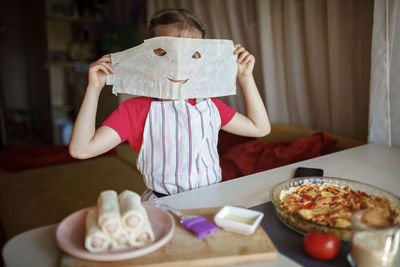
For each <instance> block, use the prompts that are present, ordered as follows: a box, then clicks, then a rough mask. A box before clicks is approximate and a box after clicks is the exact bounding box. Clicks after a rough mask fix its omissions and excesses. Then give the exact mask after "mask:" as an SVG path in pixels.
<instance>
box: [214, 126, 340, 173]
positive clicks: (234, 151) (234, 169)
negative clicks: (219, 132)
mask: <svg viewBox="0 0 400 267" xmlns="http://www.w3.org/2000/svg"><path fill="white" fill-rule="evenodd" d="M336 142H337V139H335V138H333V137H331V136H329V135H327V134H325V133H322V132H319V133H315V134H314V135H312V136H308V137H304V138H300V139H298V140H296V141H293V142H292V143H290V142H287V141H273V142H265V141H260V140H252V141H248V142H245V143H241V144H239V145H236V146H234V147H232V148H231V149H229V150H228V151H227V152H225V153H224V154H223V155H222V156H221V161H220V163H221V169H222V180H223V181H226V180H230V179H233V178H236V177H240V176H245V175H249V174H252V173H256V172H261V171H265V170H269V169H272V168H277V167H280V166H283V165H287V164H291V163H295V162H298V161H301V160H306V159H310V158H313V157H317V156H321V155H324V154H327V153H330V152H331V151H332V149H333V148H334V146H335V145H336Z"/></svg>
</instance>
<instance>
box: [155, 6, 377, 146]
mask: <svg viewBox="0 0 400 267" xmlns="http://www.w3.org/2000/svg"><path fill="white" fill-rule="evenodd" d="M167 7H174V8H176V7H182V8H186V9H189V10H191V11H193V12H194V13H196V14H197V15H198V16H199V17H200V19H201V20H202V21H203V23H204V24H205V25H206V27H207V36H206V38H221V39H223V38H225V39H231V40H233V41H234V42H236V43H241V44H243V45H244V46H245V47H246V49H247V50H248V51H250V52H251V53H252V54H254V55H255V57H256V67H255V70H254V76H255V80H256V83H257V85H258V88H259V91H260V93H261V95H262V97H263V100H264V102H265V104H266V107H267V111H268V115H269V117H270V120H271V122H279V123H285V124H290V125H296V126H302V127H306V128H313V129H317V130H321V131H327V132H331V133H336V134H341V135H345V136H350V137H355V138H358V139H361V140H367V135H368V107H369V83H370V60H371V34H372V18H373V0H181V1H179V0H148V1H147V13H148V18H151V16H152V15H153V14H154V12H155V11H157V10H159V9H161V8H167ZM224 101H225V102H227V103H228V104H229V105H231V106H233V107H234V108H236V109H237V110H238V111H240V112H244V104H243V100H242V95H241V94H240V90H238V95H236V96H230V97H227V98H225V99H224Z"/></svg>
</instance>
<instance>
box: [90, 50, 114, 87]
mask: <svg viewBox="0 0 400 267" xmlns="http://www.w3.org/2000/svg"><path fill="white" fill-rule="evenodd" d="M114 73H115V72H114V70H113V69H112V67H111V55H110V54H108V55H104V56H102V57H101V58H100V59H99V60H97V61H96V62H93V63H92V64H90V66H89V83H88V87H92V88H96V89H97V90H99V91H101V90H102V89H103V87H104V85H105V84H106V78H107V74H114Z"/></svg>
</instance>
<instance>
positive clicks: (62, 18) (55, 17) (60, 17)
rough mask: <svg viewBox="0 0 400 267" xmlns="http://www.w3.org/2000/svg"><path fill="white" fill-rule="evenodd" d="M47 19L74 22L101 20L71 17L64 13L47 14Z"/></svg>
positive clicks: (97, 19) (98, 20)
mask: <svg viewBox="0 0 400 267" xmlns="http://www.w3.org/2000/svg"><path fill="white" fill-rule="evenodd" d="M47 19H48V20H56V21H65V22H74V23H91V22H101V20H100V19H99V18H82V17H73V16H65V15H48V16H47Z"/></svg>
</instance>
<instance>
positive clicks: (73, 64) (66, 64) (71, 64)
mask: <svg viewBox="0 0 400 267" xmlns="http://www.w3.org/2000/svg"><path fill="white" fill-rule="evenodd" d="M91 63H92V62H89V61H65V62H63V61H60V62H50V66H60V67H85V66H89V65H90V64H91Z"/></svg>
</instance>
